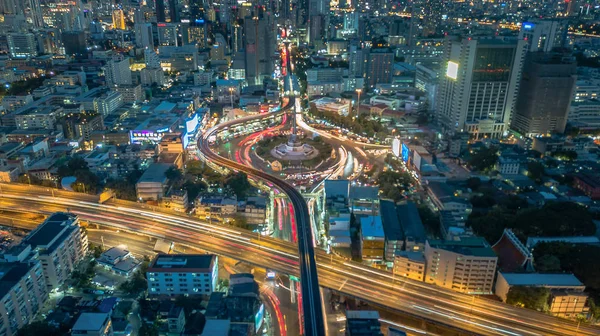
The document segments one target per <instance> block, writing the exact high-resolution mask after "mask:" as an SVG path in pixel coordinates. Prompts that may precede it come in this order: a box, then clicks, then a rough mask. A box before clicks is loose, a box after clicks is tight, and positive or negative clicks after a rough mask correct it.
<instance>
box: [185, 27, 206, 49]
mask: <svg viewBox="0 0 600 336" xmlns="http://www.w3.org/2000/svg"><path fill="white" fill-rule="evenodd" d="M185 31H186V32H187V38H186V44H197V45H198V48H200V49H204V48H206V25H205V24H204V22H202V23H199V22H195V23H192V24H190V25H189V26H187V28H186V29H185Z"/></svg>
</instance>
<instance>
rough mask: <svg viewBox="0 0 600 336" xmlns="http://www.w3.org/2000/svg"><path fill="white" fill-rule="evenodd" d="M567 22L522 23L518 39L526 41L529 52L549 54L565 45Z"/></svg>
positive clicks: (540, 21)
mask: <svg viewBox="0 0 600 336" xmlns="http://www.w3.org/2000/svg"><path fill="white" fill-rule="evenodd" d="M568 27H569V26H568V21H567V20H535V21H531V22H523V24H521V31H520V32H519V39H522V40H525V41H527V45H528V49H529V51H531V52H535V51H544V52H550V51H552V49H554V48H562V47H565V46H566V45H567V32H568Z"/></svg>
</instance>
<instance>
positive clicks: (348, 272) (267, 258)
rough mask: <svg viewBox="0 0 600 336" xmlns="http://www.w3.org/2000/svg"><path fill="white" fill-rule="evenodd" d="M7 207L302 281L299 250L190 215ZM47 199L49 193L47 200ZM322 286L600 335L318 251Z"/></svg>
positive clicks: (59, 201) (434, 316)
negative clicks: (159, 241) (69, 216)
mask: <svg viewBox="0 0 600 336" xmlns="http://www.w3.org/2000/svg"><path fill="white" fill-rule="evenodd" d="M0 189H1V191H0V195H1V197H0V209H10V210H13V211H23V212H42V213H52V212H56V211H67V209H68V210H69V211H71V212H73V213H76V214H78V215H80V216H81V218H82V219H83V220H89V221H92V222H95V223H99V224H102V225H106V226H109V227H114V228H118V229H121V230H127V231H130V232H134V233H139V234H142V235H149V236H152V237H160V238H166V239H168V240H170V241H174V242H176V243H179V244H182V245H183V246H194V247H197V248H200V249H202V250H205V251H210V252H213V253H218V254H222V255H224V256H228V257H231V258H234V259H237V260H241V261H244V262H248V263H250V264H253V265H256V266H259V267H264V268H269V269H273V270H276V271H278V272H282V273H285V274H290V275H295V276H298V275H299V274H300V271H299V258H298V252H297V246H296V245H294V244H292V243H289V242H285V241H281V240H277V239H272V238H267V237H260V239H259V237H257V236H256V234H254V233H252V232H248V231H244V230H238V229H235V228H227V227H219V226H215V225H209V224H207V223H203V222H201V221H198V220H195V219H191V218H188V217H185V216H177V215H172V214H164V213H156V212H152V211H149V210H144V209H142V208H134V207H124V206H112V205H100V204H97V203H93V202H88V201H83V200H80V199H85V198H86V197H81V196H82V195H81V194H76V193H68V192H60V193H57V195H58V194H60V197H52V196H51V194H50V192H47V193H46V192H43V191H40V189H37V188H28V187H27V186H21V185H6V184H4V185H2V186H1V188H0ZM44 194H46V195H47V196H46V195H44ZM315 257H316V262H317V267H318V276H319V284H320V285H321V286H323V287H326V288H330V289H333V290H336V291H338V292H341V293H344V294H346V295H349V296H353V297H356V298H359V299H361V300H363V301H367V302H371V303H373V304H376V305H381V306H385V307H388V308H390V309H393V310H397V311H399V312H402V313H404V314H406V315H409V316H414V317H415V318H419V319H423V320H425V321H427V322H430V323H433V324H438V325H444V326H448V327H453V328H456V329H459V330H464V331H467V332H469V333H472V334H478V335H539V336H542V335H571V336H574V335H589V336H591V335H599V334H600V328H597V327H592V326H588V325H584V324H582V325H581V326H580V327H579V329H578V328H577V324H576V323H575V322H573V321H569V320H564V319H559V318H555V317H552V316H549V315H546V314H542V313H538V312H535V311H532V310H527V309H522V308H515V307H512V306H508V305H505V304H502V303H501V302H496V301H491V300H485V299H480V298H475V299H473V297H472V296H469V295H465V294H461V293H456V292H452V291H449V290H446V289H443V288H439V287H436V286H433V285H429V284H425V283H422V282H418V281H412V280H409V279H398V278H396V279H393V276H392V274H391V273H389V272H386V271H382V270H377V269H373V268H371V267H368V266H365V265H361V264H360V263H355V262H351V261H347V260H344V259H342V258H339V257H336V256H332V255H327V254H326V253H325V252H324V251H322V250H319V249H317V250H315Z"/></svg>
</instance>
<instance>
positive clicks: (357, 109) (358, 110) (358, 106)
mask: <svg viewBox="0 0 600 336" xmlns="http://www.w3.org/2000/svg"><path fill="white" fill-rule="evenodd" d="M361 92H362V89H356V93H358V102H357V105H356V117H357V118H358V117H359V116H360V93H361Z"/></svg>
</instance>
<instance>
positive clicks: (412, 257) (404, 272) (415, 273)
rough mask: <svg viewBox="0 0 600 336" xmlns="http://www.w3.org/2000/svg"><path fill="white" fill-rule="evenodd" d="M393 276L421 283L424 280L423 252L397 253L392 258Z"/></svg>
mask: <svg viewBox="0 0 600 336" xmlns="http://www.w3.org/2000/svg"><path fill="white" fill-rule="evenodd" d="M394 274H395V275H397V276H402V277H406V278H409V279H414V280H417V281H423V280H424V279H425V256H424V255H423V252H415V251H398V252H396V256H395V258H394Z"/></svg>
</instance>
